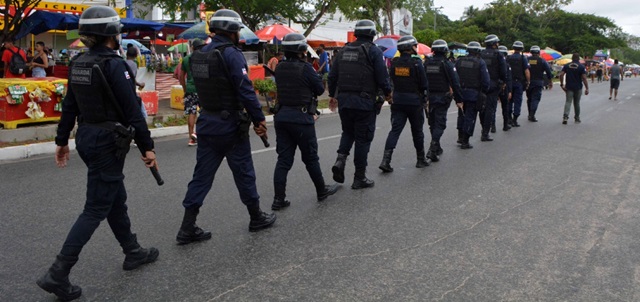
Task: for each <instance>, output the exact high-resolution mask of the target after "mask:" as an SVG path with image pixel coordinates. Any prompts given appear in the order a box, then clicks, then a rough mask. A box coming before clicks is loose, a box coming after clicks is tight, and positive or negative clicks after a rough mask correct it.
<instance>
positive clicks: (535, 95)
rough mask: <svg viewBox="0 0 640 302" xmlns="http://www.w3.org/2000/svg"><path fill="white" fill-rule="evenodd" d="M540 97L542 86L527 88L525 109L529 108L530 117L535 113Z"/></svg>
mask: <svg viewBox="0 0 640 302" xmlns="http://www.w3.org/2000/svg"><path fill="white" fill-rule="evenodd" d="M541 98H542V86H534V87H529V90H527V109H528V110H529V116H530V117H534V116H535V115H536V111H538V105H539V104H540V99H541Z"/></svg>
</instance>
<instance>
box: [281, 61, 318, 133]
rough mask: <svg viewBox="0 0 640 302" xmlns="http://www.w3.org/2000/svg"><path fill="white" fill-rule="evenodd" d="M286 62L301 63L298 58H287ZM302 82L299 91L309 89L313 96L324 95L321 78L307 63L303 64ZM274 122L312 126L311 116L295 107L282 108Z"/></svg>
mask: <svg viewBox="0 0 640 302" xmlns="http://www.w3.org/2000/svg"><path fill="white" fill-rule="evenodd" d="M287 61H301V60H300V59H298V58H292V59H289V58H287ZM302 76H303V80H302V81H303V82H304V86H303V87H300V89H311V92H312V93H313V94H314V95H315V96H318V95H321V94H322V93H324V84H323V83H322V78H321V77H320V76H319V75H318V73H317V72H316V71H315V69H313V66H312V65H311V64H309V63H308V62H305V64H304V71H303V74H302ZM273 120H274V121H276V122H286V123H294V124H304V125H310V124H314V123H315V121H314V120H313V115H311V114H309V113H306V112H302V111H300V108H297V107H289V106H282V107H281V108H280V111H278V113H277V114H276V116H275V117H274V118H273Z"/></svg>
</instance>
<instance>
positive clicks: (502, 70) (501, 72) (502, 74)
mask: <svg viewBox="0 0 640 302" xmlns="http://www.w3.org/2000/svg"><path fill="white" fill-rule="evenodd" d="M486 49H491V47H488V46H487V48H486ZM496 52H498V50H497V49H496ZM485 65H486V64H485ZM498 80H500V81H502V83H506V82H507V61H506V60H505V59H504V57H503V56H502V54H500V53H499V52H498V78H497V79H491V82H492V83H491V85H497V84H498V83H497V81H498ZM496 87H497V86H496ZM496 87H491V88H496Z"/></svg>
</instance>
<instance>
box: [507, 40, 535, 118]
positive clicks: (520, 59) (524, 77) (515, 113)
mask: <svg viewBox="0 0 640 302" xmlns="http://www.w3.org/2000/svg"><path fill="white" fill-rule="evenodd" d="M512 47H513V54H511V55H509V56H507V63H508V64H509V67H511V77H512V79H513V81H512V82H511V102H509V113H510V114H511V119H510V121H511V126H513V127H520V124H518V117H519V116H520V112H521V109H522V94H523V93H524V91H526V90H527V89H528V88H529V83H530V81H531V74H530V71H529V69H530V68H531V66H529V60H527V57H526V56H524V55H523V54H522V50H523V49H524V43H522V42H521V41H515V42H513V46H512Z"/></svg>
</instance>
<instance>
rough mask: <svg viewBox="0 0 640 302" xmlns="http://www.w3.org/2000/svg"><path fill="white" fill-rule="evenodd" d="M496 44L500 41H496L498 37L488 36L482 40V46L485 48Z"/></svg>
mask: <svg viewBox="0 0 640 302" xmlns="http://www.w3.org/2000/svg"><path fill="white" fill-rule="evenodd" d="M498 42H500V39H498V36H496V35H488V36H487V37H486V38H484V45H487V46H491V45H495V44H496V43H498Z"/></svg>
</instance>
